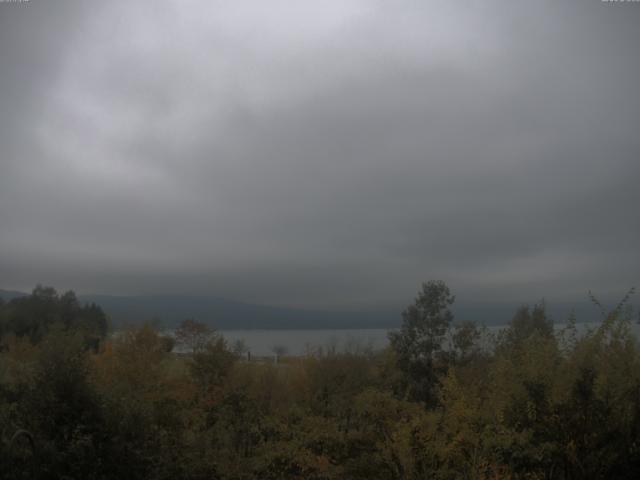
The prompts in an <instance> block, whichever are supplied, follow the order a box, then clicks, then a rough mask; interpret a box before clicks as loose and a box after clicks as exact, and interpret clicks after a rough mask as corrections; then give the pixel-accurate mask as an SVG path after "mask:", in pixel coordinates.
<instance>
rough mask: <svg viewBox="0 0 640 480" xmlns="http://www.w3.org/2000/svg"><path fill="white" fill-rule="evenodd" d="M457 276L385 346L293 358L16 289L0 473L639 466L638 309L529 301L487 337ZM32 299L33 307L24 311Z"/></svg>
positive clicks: (561, 472) (7, 339)
mask: <svg viewBox="0 0 640 480" xmlns="http://www.w3.org/2000/svg"><path fill="white" fill-rule="evenodd" d="M445 287H446V286H444V285H443V284H438V283H431V284H426V285H425V286H424V288H423V290H422V292H421V295H419V297H418V299H417V302H419V304H417V305H415V306H414V307H415V308H409V309H408V310H407V311H406V312H405V326H404V328H403V329H402V330H400V331H399V333H397V334H394V335H393V336H392V343H391V347H390V348H389V349H387V350H386V351H383V352H371V351H367V350H358V349H352V350H350V351H345V352H336V351H333V350H329V351H324V352H323V351H317V352H315V353H310V354H309V355H307V356H306V357H304V358H285V359H283V360H282V361H281V362H280V363H279V364H278V365H273V364H271V363H268V362H259V361H254V362H251V363H248V362H245V361H240V360H239V358H238V356H236V354H235V353H233V352H232V351H231V349H230V348H229V347H228V346H227V344H226V342H225V341H224V338H222V337H221V336H219V335H216V334H215V333H214V332H211V331H206V330H205V329H202V328H199V327H198V328H195V327H197V325H195V324H194V323H193V322H192V323H190V324H188V326H189V329H185V332H196V333H197V335H198V337H197V338H198V342H196V343H193V344H190V345H191V346H190V347H189V348H190V349H192V353H189V354H180V355H178V354H174V353H171V352H170V347H171V345H170V344H168V343H167V341H166V339H164V338H163V337H162V336H161V335H160V334H159V333H158V332H157V331H155V330H154V329H153V328H152V327H151V326H149V325H145V326H143V327H140V328H138V329H134V330H130V331H126V332H120V334H119V335H117V336H114V337H112V338H109V339H107V338H106V337H102V338H103V340H102V343H101V345H100V348H99V349H98V350H97V351H94V350H93V349H91V348H89V346H88V345H87V342H86V340H87V335H88V334H87V332H88V331H89V332H93V333H90V335H98V334H99V332H100V331H102V330H100V329H98V330H96V328H95V325H96V322H95V319H96V318H97V316H96V317H95V318H94V319H93V320H91V319H92V318H93V317H91V316H90V315H85V313H86V311H85V310H83V309H84V308H86V307H80V306H77V302H76V303H75V305H76V306H74V307H73V308H71V309H69V310H64V308H63V307H62V303H64V301H63V300H62V299H63V298H64V297H65V296H62V297H60V296H57V294H53V295H51V294H47V295H46V296H45V298H48V299H49V300H43V299H42V298H40V297H41V296H42V293H41V291H42V290H38V293H37V294H36V295H34V296H35V297H37V298H32V299H23V300H20V302H21V303H20V302H19V304H16V303H14V302H13V301H12V302H9V303H8V304H6V305H4V306H3V307H1V308H0V311H3V312H4V313H3V316H2V317H0V318H3V328H4V336H3V337H2V347H3V351H2V353H1V354H0V428H1V429H2V431H3V440H2V444H1V445H0V460H1V462H2V466H3V469H2V473H1V474H2V476H3V478H77V479H109V478H114V479H115V478H127V479H215V478H220V479H238V480H240V479H267V480H269V479H345V478H347V479H367V480H373V479H411V478H414V479H427V478H433V479H458V478H468V479H483V478H484V479H490V478H492V479H494V478H505V479H506V478H523V479H524V478H527V479H536V478H540V479H543V478H544V479H596V478H639V477H640V353H639V351H638V344H637V341H636V339H635V337H634V336H633V334H632V332H631V321H630V318H631V316H630V314H625V313H624V312H623V309H617V310H616V311H614V312H613V313H612V314H611V315H608V316H607V317H606V318H605V319H604V320H603V321H602V323H601V324H600V325H598V326H597V328H594V329H592V330H591V331H587V332H586V333H578V326H576V325H575V324H572V323H570V324H569V325H568V326H567V327H566V328H565V329H564V330H562V331H554V329H553V324H552V323H551V321H550V320H549V318H548V317H547V315H546V312H545V309H544V306H537V307H534V308H533V309H527V308H523V309H520V310H518V312H517V313H516V315H515V316H514V319H513V322H512V323H511V325H510V326H509V327H508V328H506V329H505V330H504V331H503V332H502V333H501V334H499V335H497V336H495V337H490V336H489V335H488V334H487V332H486V331H484V332H483V331H481V330H478V329H477V328H475V326H473V325H471V324H464V325H462V324H458V326H457V327H456V325H452V318H451V316H450V314H449V312H448V305H450V302H449V300H452V296H451V295H450V294H449V292H448V289H445ZM34 293H35V292H34ZM67 298H70V297H67ZM432 300H433V301H434V302H435V303H429V302H431V301H432ZM47 302H48V303H47ZM67 304H68V305H74V302H68V303H67ZM67 304H65V305H67ZM21 305H28V309H27V310H28V312H29V313H28V314H27V313H20V314H18V313H16V312H18V311H19V310H20V308H21ZM43 305H49V307H51V309H52V311H48V310H47V308H45V307H44V306H43ZM6 308H9V310H8V311H7V310H5V309H6ZM25 308H26V307H25ZM92 308H94V309H95V308H97V307H92ZM69 311H71V312H75V313H74V314H72V315H68V314H67V313H68V312H69ZM94 311H96V310H94ZM65 312H66V313H65ZM79 312H84V313H82V314H80V313H79ZM38 315H41V317H40V316H38ZM38 318H43V319H45V320H43V321H42V322H40V321H39V320H38ZM83 318H84V319H87V320H91V321H90V322H89V324H88V325H85V324H84V323H83V320H82V319H83ZM7 319H8V320H7ZM21 319H22V320H21ZM23 320H24V322H26V326H23V325H22V324H21V321H23ZM430 322H432V323H433V324H432V323H430ZM98 323H100V322H98ZM205 334H206V335H205ZM404 334H406V335H408V336H407V337H405V338H403V337H402V335H404ZM183 337H184V338H183V339H182V341H184V342H187V341H189V338H190V337H188V336H183ZM205 337H206V338H205ZM203 338H204V340H203V341H201V340H202V339H203ZM194 345H195V346H194ZM443 345H444V347H443ZM422 347H425V348H422ZM426 347H428V348H426ZM20 430H22V431H26V432H28V434H29V435H31V436H32V437H33V439H34V448H31V444H30V442H29V436H28V435H21V436H20V435H19V436H18V438H17V440H14V442H11V436H12V435H13V434H14V433H15V432H17V431H20ZM10 443H12V445H11V447H10V446H9V444H10Z"/></svg>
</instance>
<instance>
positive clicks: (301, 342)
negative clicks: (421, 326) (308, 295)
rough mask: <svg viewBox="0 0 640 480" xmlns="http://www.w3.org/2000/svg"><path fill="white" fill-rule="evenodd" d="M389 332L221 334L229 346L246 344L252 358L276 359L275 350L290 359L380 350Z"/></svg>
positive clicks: (244, 331)
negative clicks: (332, 350)
mask: <svg viewBox="0 0 640 480" xmlns="http://www.w3.org/2000/svg"><path fill="white" fill-rule="evenodd" d="M388 331H389V330H386V329H344V330H220V333H221V334H222V335H224V338H225V339H226V340H227V342H228V343H229V345H230V346H233V344H234V342H236V341H238V340H242V341H244V343H245V344H246V346H247V347H248V349H249V351H250V352H251V354H252V355H257V356H260V357H262V356H270V355H273V348H274V347H276V346H277V347H283V348H284V349H285V350H286V352H287V355H304V354H306V353H307V352H308V351H310V350H312V349H316V348H318V347H322V348H323V349H327V348H335V349H337V350H338V351H341V350H344V349H345V348H349V349H354V348H372V349H374V350H379V349H382V348H384V347H385V346H386V345H387V343H388V340H387V332H388Z"/></svg>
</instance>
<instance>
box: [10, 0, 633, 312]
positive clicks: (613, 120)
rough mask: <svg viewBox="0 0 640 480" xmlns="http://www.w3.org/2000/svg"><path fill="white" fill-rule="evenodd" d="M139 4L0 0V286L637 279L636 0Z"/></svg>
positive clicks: (302, 298)
mask: <svg viewBox="0 0 640 480" xmlns="http://www.w3.org/2000/svg"><path fill="white" fill-rule="evenodd" d="M150 5H151V3H150V2H145V1H137V2H108V3H105V4H101V5H98V4H95V5H92V6H87V5H86V2H83V3H82V4H81V3H80V2H63V1H61V2H55V4H54V2H38V1H31V2H28V3H26V4H0V55H1V57H0V58H1V61H2V75H1V76H0V88H1V89H0V107H1V111H2V114H1V116H0V126H1V127H2V128H0V141H1V145H2V154H1V156H0V168H1V169H2V172H3V174H2V175H0V224H1V225H2V228H1V230H0V272H2V277H3V280H2V282H3V283H5V284H6V285H5V286H6V287H14V288H26V287H28V286H31V285H33V284H34V283H36V282H45V283H51V284H55V285H58V286H60V287H72V288H75V289H77V290H79V291H81V292H112V293H162V292H169V291H172V292H179V293H186V292H191V293H210V294H214V295H218V296H226V297H230V298H235V299H240V300H245V301H253V302H260V303H268V304H279V305H291V306H312V307H326V308H336V307H339V308H346V307H349V308H362V307H366V308H374V307H376V306H382V305H394V304H397V303H399V302H403V301H405V300H406V299H407V298H410V297H411V296H412V295H413V293H414V291H415V289H416V288H417V285H418V283H419V282H420V281H422V280H425V279H429V278H444V279H446V280H447V281H449V283H450V284H451V286H452V287H453V288H454V290H456V292H457V293H458V294H459V297H461V298H468V299H476V300H477V299H485V300H493V301H498V300H505V299H509V300H518V301H522V300H527V299H529V300H531V299H535V298H538V297H540V296H546V297H548V298H552V299H554V298H555V299H559V300H571V299H574V298H576V296H580V295H583V294H584V292H585V291H586V290H588V289H590V288H591V289H594V290H597V291H600V292H602V293H603V295H610V294H611V295H618V294H620V293H622V292H623V291H625V290H626V288H628V287H629V286H630V285H631V284H634V283H637V280H638V267H639V266H640V251H639V250H638V244H639V240H640V220H639V219H640V216H639V215H638V214H637V212H636V211H635V210H636V205H638V203H639V202H638V201H639V200H640V194H639V193H638V189H637V187H636V183H637V179H638V178H640V158H639V153H640V135H638V128H639V127H640V95H638V88H637V79H638V75H639V74H640V60H639V58H640V57H639V56H638V52H637V45H638V40H640V30H638V28H637V25H638V21H639V20H640V8H639V7H638V6H637V5H633V4H616V3H601V2H595V1H594V2H578V1H575V2H561V3H558V2H501V1H493V2H488V3H487V2H467V3H460V2H425V1H404V2H400V3H397V2H394V3H393V5H392V4H390V3H387V2H380V1H375V0H370V1H366V0H349V1H345V0H340V1H338V0H335V1H329V2H299V1H293V0H278V1H273V2H250V1H248V0H246V1H245V0H238V1H234V2H200V1H195V0H193V1H189V2H177V1H170V0H163V1H161V2H153V8H151V7H150ZM5 72H7V73H5Z"/></svg>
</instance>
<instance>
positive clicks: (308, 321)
mask: <svg viewBox="0 0 640 480" xmlns="http://www.w3.org/2000/svg"><path fill="white" fill-rule="evenodd" d="M25 295H27V293H23V292H17V291H10V290H1V289H0V298H3V299H5V300H10V299H12V298H16V297H21V296H25ZM78 299H79V300H80V301H81V302H83V303H95V304H97V305H99V306H100V307H102V308H103V310H104V311H105V312H106V313H107V315H108V316H109V318H110V320H111V322H112V325H113V326H114V327H116V328H118V327H122V326H125V325H136V324H141V323H143V322H145V321H149V320H157V321H159V323H160V325H161V326H163V327H167V328H172V327H175V326H176V325H177V324H178V323H179V322H180V321H182V320H184V319H186V318H193V319H195V320H198V321H200V322H203V323H206V324H208V325H210V326H212V327H213V328H216V329H219V330H243V329H247V330H249V329H258V330H259V329H264V330H271V329H274V330H275V329H346V328H349V329H368V328H385V329H387V328H397V327H399V326H400V324H401V322H402V316H401V312H402V307H398V308H397V309H394V310H391V309H387V310H377V311H368V312H367V311H352V312H349V311H343V312H334V311H318V310H301V309H294V308H284V307H272V306H266V305H254V304H249V303H242V302H237V301H232V300H225V299H220V298H217V297H212V296H198V295H193V296H189V295H142V296H118V295H78ZM519 305H520V304H518V303H515V302H514V303H501V304H492V303H462V302H459V303H456V304H455V305H454V308H453V311H454V314H455V318H456V320H473V321H475V322H477V323H479V324H485V325H505V324H506V323H508V322H509V320H510V319H511V318H512V317H513V314H514V313H515V311H516V309H517V308H518V306H519ZM572 310H573V311H574V312H575V313H576V315H577V319H578V321H580V322H589V321H597V320H598V319H599V316H598V312H597V311H596V309H594V308H593V306H592V305H590V304H589V303H588V302H587V301H585V302H580V303H578V304H569V303H566V304H553V305H548V312H549V314H550V315H551V317H552V318H553V319H554V321H555V322H557V323H564V322H565V321H566V320H567V318H568V317H569V314H570V313H571V311H572Z"/></svg>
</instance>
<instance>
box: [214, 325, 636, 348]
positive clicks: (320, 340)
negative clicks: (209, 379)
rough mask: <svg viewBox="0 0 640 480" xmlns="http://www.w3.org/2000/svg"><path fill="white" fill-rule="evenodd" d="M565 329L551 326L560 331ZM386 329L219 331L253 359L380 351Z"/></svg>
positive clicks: (495, 328)
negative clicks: (279, 351)
mask: <svg viewBox="0 0 640 480" xmlns="http://www.w3.org/2000/svg"><path fill="white" fill-rule="evenodd" d="M598 325H599V322H588V323H578V324H577V325H576V327H577V329H578V332H584V331H586V330H587V329H590V328H596V327H597V326H598ZM564 327H565V325H564V324H561V323H557V324H555V329H556V330H560V329H562V328H564ZM502 328H504V326H491V327H488V328H487V329H488V331H489V332H490V333H497V332H498V331H499V330H501V329H502ZM632 329H633V331H634V333H635V335H636V337H637V338H640V325H638V324H637V323H634V324H632ZM389 331H390V330H388V329H382V328H380V329H376V328H373V329H344V330H326V329H323V330H220V333H221V334H222V335H224V337H225V338H226V339H227V342H228V343H229V345H230V346H233V344H234V342H236V341H238V340H242V341H243V342H244V343H245V345H246V346H247V347H248V349H249V351H250V352H251V354H252V355H254V356H260V357H262V356H272V355H273V349H274V347H283V348H284V350H285V351H286V354H287V355H305V354H306V353H308V352H309V351H314V350H315V349H317V348H318V347H321V348H323V349H325V350H326V349H327V348H329V349H331V348H335V349H336V350H337V351H344V350H345V349H349V350H354V349H357V348H360V349H362V348H371V349H373V350H380V349H383V348H384V347H386V346H387V345H388V343H389V340H388V337H387V333H388V332H389Z"/></svg>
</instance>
